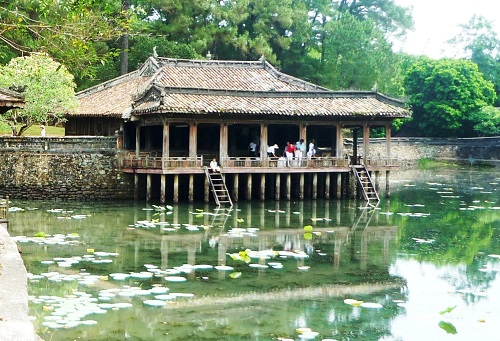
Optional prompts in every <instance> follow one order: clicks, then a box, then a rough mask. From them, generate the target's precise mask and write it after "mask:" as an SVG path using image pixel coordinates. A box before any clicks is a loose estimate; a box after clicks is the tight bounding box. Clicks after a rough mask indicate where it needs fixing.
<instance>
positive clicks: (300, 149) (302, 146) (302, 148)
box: [295, 139, 306, 166]
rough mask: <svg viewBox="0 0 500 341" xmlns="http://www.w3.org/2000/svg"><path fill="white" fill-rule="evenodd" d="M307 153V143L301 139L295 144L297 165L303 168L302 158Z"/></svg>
mask: <svg viewBox="0 0 500 341" xmlns="http://www.w3.org/2000/svg"><path fill="white" fill-rule="evenodd" d="M305 153H306V143H305V142H304V139H300V140H299V141H297V143H296V144H295V158H296V159H297V160H298V162H297V164H298V165H299V166H302V157H303V156H304V154H305Z"/></svg>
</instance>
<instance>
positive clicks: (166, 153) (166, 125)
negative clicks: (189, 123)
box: [162, 122, 170, 157]
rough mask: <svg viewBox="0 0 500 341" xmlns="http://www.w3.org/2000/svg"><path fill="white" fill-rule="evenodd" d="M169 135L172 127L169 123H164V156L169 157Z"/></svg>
mask: <svg viewBox="0 0 500 341" xmlns="http://www.w3.org/2000/svg"><path fill="white" fill-rule="evenodd" d="M169 134H170V125H169V123H168V122H165V123H163V147H162V156H163V157H169V155H170V153H169V148H168V147H169V144H168V140H169Z"/></svg>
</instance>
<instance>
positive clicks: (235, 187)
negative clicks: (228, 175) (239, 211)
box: [233, 173, 240, 201]
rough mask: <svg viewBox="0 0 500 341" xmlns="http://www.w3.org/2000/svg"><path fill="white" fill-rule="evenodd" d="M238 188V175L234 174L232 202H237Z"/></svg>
mask: <svg viewBox="0 0 500 341" xmlns="http://www.w3.org/2000/svg"><path fill="white" fill-rule="evenodd" d="M239 186H240V177H239V174H238V173H236V174H234V177H233V199H234V201H238V195H239V191H238V187H239Z"/></svg>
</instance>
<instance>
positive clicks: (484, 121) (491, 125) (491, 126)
mask: <svg viewBox="0 0 500 341" xmlns="http://www.w3.org/2000/svg"><path fill="white" fill-rule="evenodd" d="M470 120H471V121H472V124H473V125H474V131H476V132H477V133H478V135H480V136H498V135H500V110H499V109H498V108H494V107H491V106H486V107H483V108H481V109H479V110H478V111H476V112H473V113H472V114H471V115H470Z"/></svg>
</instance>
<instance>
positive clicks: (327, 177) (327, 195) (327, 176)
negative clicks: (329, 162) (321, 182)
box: [325, 173, 330, 199]
mask: <svg viewBox="0 0 500 341" xmlns="http://www.w3.org/2000/svg"><path fill="white" fill-rule="evenodd" d="M325 199H330V173H325Z"/></svg>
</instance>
